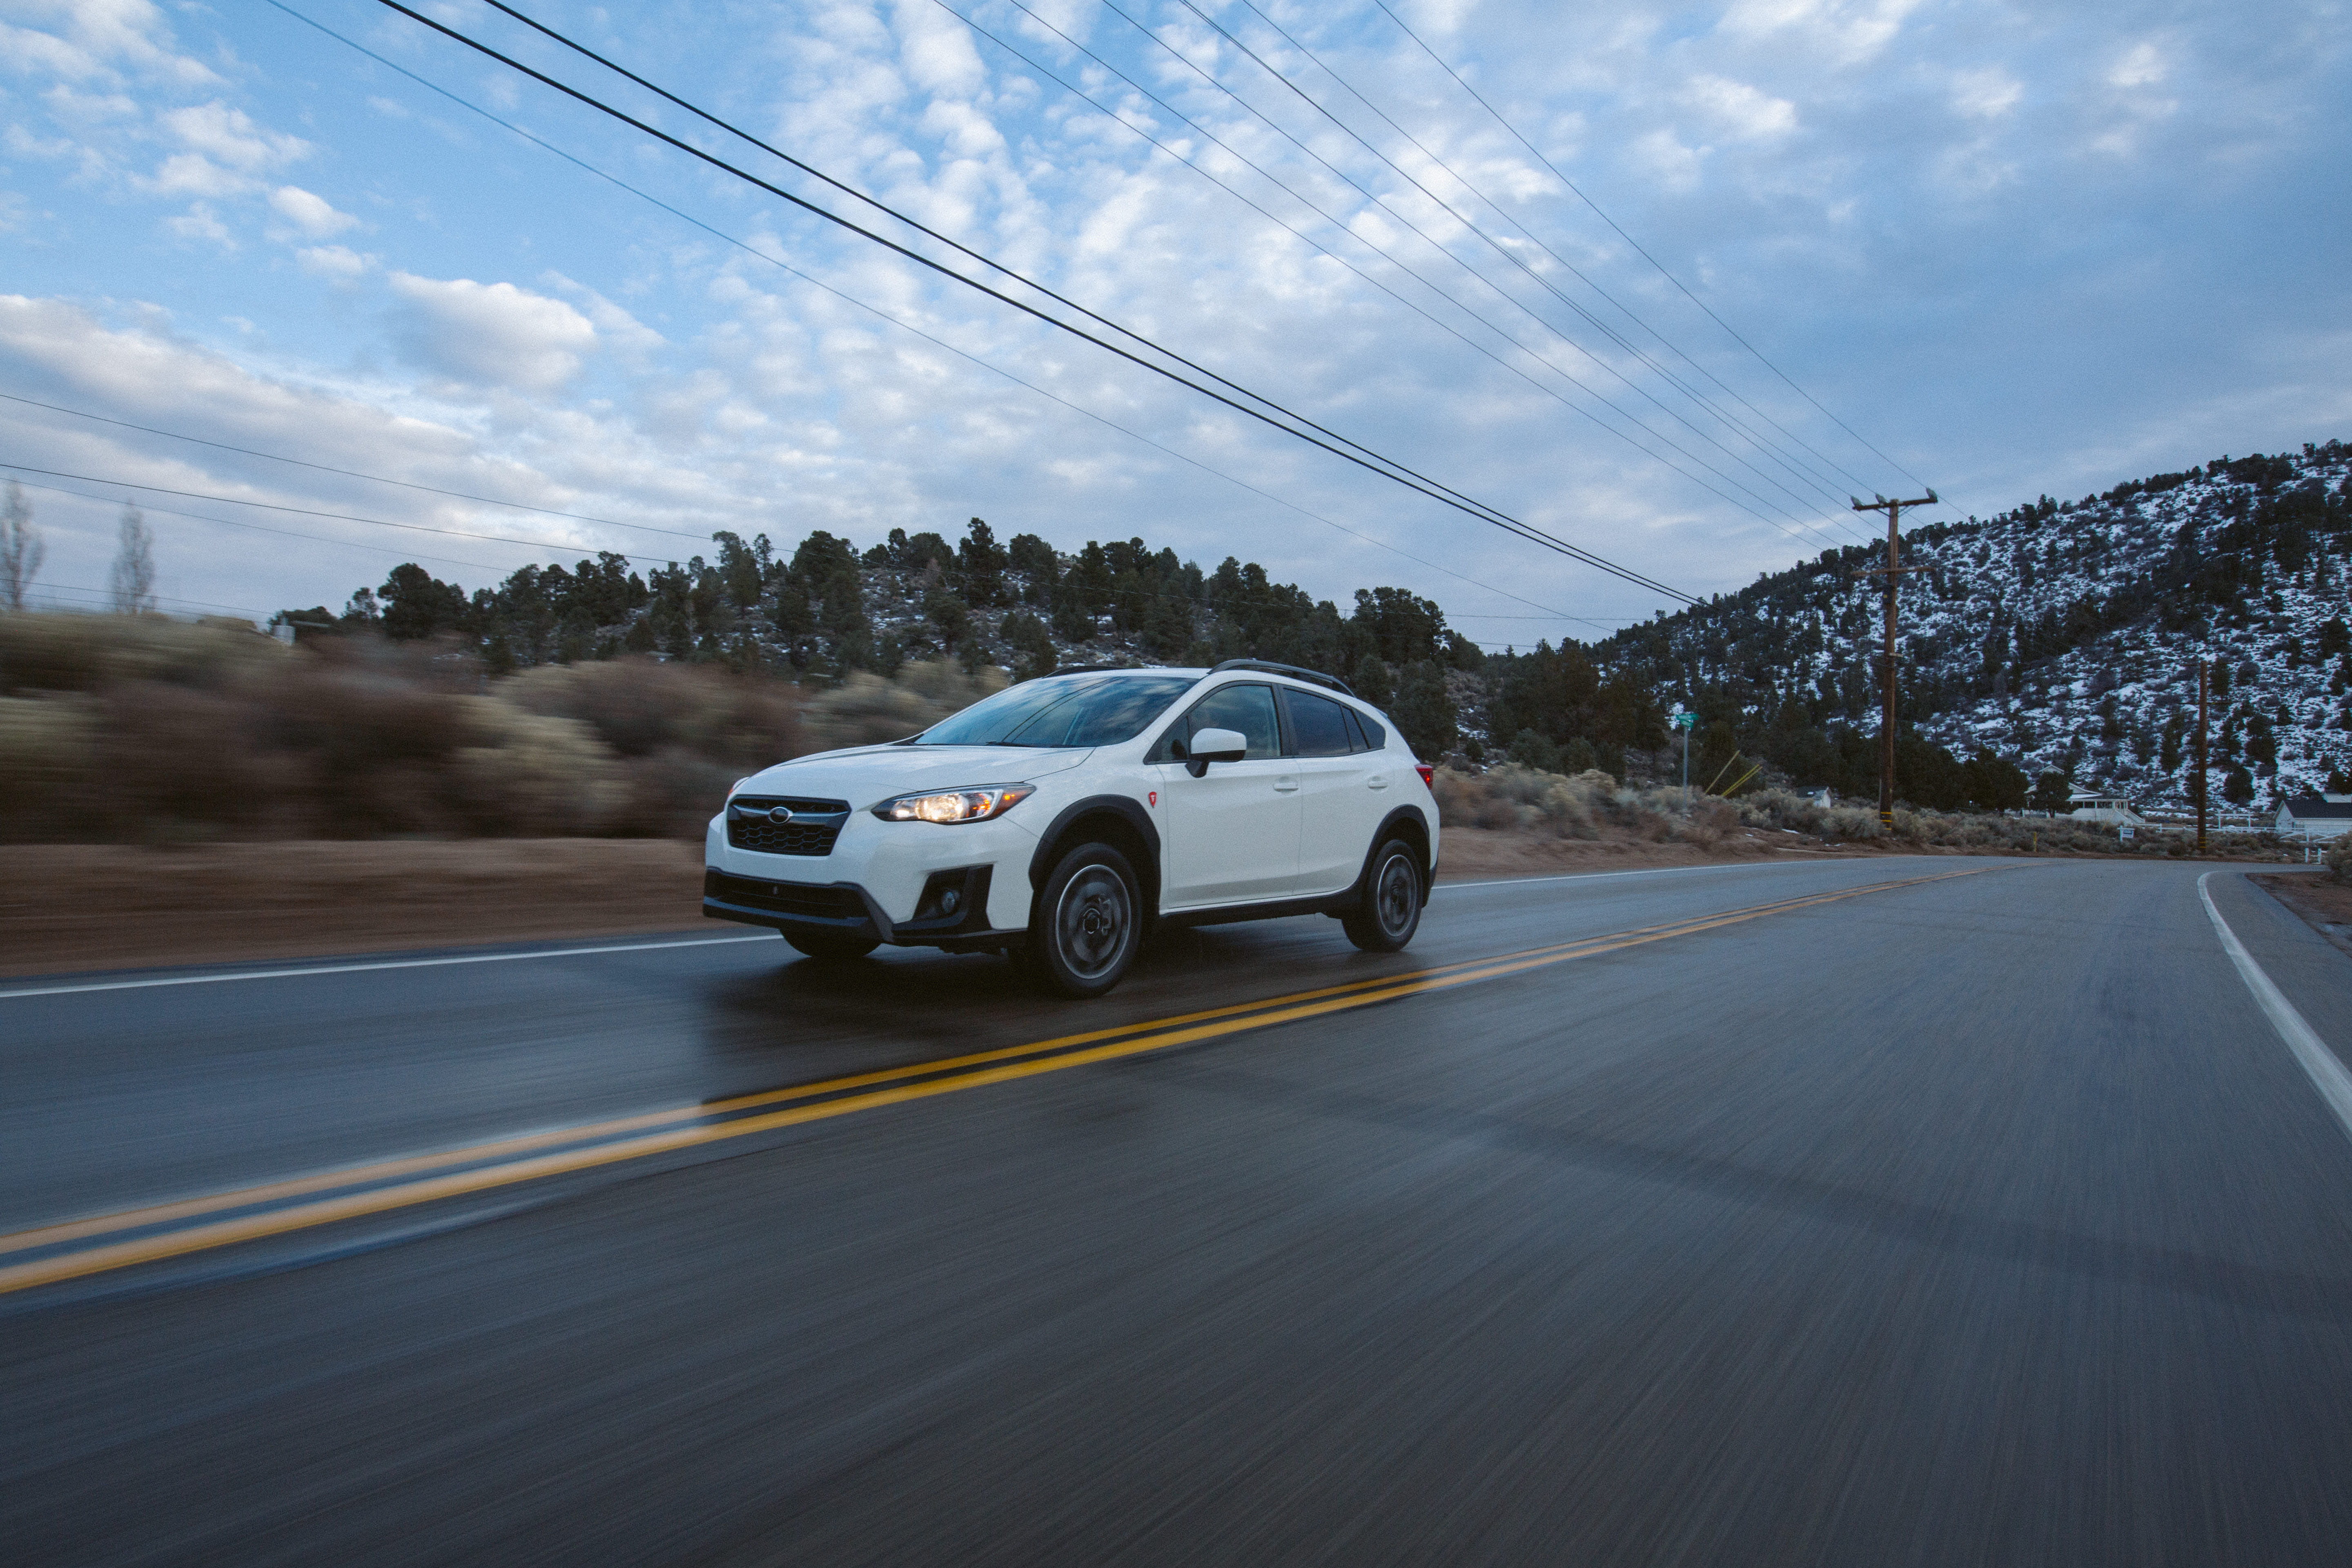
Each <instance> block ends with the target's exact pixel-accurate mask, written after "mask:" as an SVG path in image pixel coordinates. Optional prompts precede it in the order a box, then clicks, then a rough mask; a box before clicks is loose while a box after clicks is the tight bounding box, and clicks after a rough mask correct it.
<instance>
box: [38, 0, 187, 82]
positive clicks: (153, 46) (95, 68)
mask: <svg viewBox="0 0 2352 1568" xmlns="http://www.w3.org/2000/svg"><path fill="white" fill-rule="evenodd" d="M9 9H10V10H11V11H13V12H14V13H15V14H16V18H15V19H16V21H20V22H23V23H25V24H26V26H21V27H19V26H11V25H9V24H7V23H0V61H6V62H7V63H8V64H9V65H11V66H13V67H14V68H16V70H18V71H20V72H24V73H26V74H31V73H33V72H40V73H44V74H47V75H49V76H55V77H61V78H63V79H66V80H68V81H86V80H89V79H92V78H106V77H111V76H113V75H115V74H116V73H117V72H118V71H119V70H124V69H127V70H131V71H134V72H137V73H139V74H141V75H143V76H152V77H158V78H161V79H163V80H166V81H171V82H176V83H179V84H181V85H183V86H198V85H203V84H205V83H209V82H214V81H217V80H218V78H217V77H216V76H215V75H214V73H213V71H212V69H211V68H209V67H208V66H206V65H205V64H204V63H203V62H202V61H200V60H195V59H191V58H188V57H186V56H184V55H180V54H176V53H174V52H173V48H172V40H171V29H170V27H169V26H167V25H166V24H165V22H164V20H163V13H162V12H161V11H160V10H159V9H157V8H156V7H155V6H154V5H150V4H148V0H15V3H14V4H12V5H10V6H9Z"/></svg>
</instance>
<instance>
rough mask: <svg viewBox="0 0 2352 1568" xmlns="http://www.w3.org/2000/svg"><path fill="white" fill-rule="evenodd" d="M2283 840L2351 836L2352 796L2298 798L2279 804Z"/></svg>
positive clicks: (2298, 796)
mask: <svg viewBox="0 0 2352 1568" xmlns="http://www.w3.org/2000/svg"><path fill="white" fill-rule="evenodd" d="M2278 830H2279V834H2280V837H2293V838H2340V837H2343V836H2344V835H2345V834H2346V833H2347V832H2352V795H2294V796H2293V797H2291V798H2289V799H2286V800H2283V801H2281V802H2279V808H2278Z"/></svg>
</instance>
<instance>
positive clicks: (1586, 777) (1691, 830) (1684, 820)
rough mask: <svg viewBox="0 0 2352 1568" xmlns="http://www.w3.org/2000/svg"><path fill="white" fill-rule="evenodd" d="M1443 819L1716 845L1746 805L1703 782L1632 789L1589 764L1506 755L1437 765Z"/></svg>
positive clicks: (1526, 830)
mask: <svg viewBox="0 0 2352 1568" xmlns="http://www.w3.org/2000/svg"><path fill="white" fill-rule="evenodd" d="M1433 789H1434V792H1435V794H1436V795H1437V810H1438V820H1439V821H1440V822H1441V823H1443V824H1445V825H1447V826H1468V827H1486V828H1496V829H1500V830H1503V831H1507V832H1513V831H1515V832H1522V833H1538V832H1540V833H1550V834H1553V835H1555V836H1557V837H1561V838H1598V837H1601V835H1602V833H1603V831H1604V830H1614V831H1615V832H1616V833H1617V834H1619V835H1621V836H1624V837H1637V838H1648V839H1654V840H1658V841H1661V842H1664V841H1668V840H1672V841H1675V842H1679V843H1685V844H1696V845H1698V846H1699V847H1703V848H1713V847H1716V846H1717V845H1719V844H1721V843H1722V842H1723V841H1724V840H1725V839H1726V838H1727V837H1730V836H1731V835H1732V834H1733V833H1735V832H1737V831H1738V828H1739V824H1740V810H1739V807H1738V806H1737V805H1733V804H1732V803H1731V802H1730V801H1727V800H1725V799H1722V798H1721V797H1719V796H1716V795H1707V794H1705V793H1704V792H1702V791H1698V790H1685V789H1674V788H1669V789H1639V790H1637V789H1627V788H1624V787H1622V786H1621V785H1620V784H1618V782H1617V781H1616V780H1615V779H1613V778H1612V777H1610V776H1609V775H1608V774H1607V773H1602V772H1601V771H1600V770H1598V769H1588V770H1586V771H1585V772H1583V773H1577V774H1574V775H1573V776H1569V775H1564V774H1560V773H1545V772H1543V771H1542V770H1541V769H1538V768H1529V767H1523V766H1521V765H1520V764H1518V763H1502V764H1500V765H1499V766H1496V767H1493V768H1489V769H1487V770H1486V772H1485V773H1458V772H1456V771H1454V769H1451V768H1440V769H1438V770H1437V776H1436V782H1435V784H1434V785H1433Z"/></svg>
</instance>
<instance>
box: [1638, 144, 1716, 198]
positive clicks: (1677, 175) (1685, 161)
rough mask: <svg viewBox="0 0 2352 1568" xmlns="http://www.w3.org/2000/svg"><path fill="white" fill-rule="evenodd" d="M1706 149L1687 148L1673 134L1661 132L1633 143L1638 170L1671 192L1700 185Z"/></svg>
mask: <svg viewBox="0 0 2352 1568" xmlns="http://www.w3.org/2000/svg"><path fill="white" fill-rule="evenodd" d="M1705 159H1706V149H1705V148H1697V147H1685V146H1684V145H1683V144H1682V143H1681V142H1679V141H1677V140H1675V133H1674V132H1671V131H1667V130H1664V129H1660V130H1656V131H1653V132H1650V133H1649V134H1647V135H1646V136H1643V137H1641V138H1639V139H1637V140H1636V141H1635V142H1634V143H1633V161H1634V163H1635V166H1636V167H1638V168H1640V169H1642V170H1643V171H1644V172H1645V173H1647V174H1649V175H1650V176H1651V178H1653V179H1654V180H1656V181H1657V182H1658V183H1659V184H1662V185H1664V187H1665V188H1666V189H1668V190H1670V191H1686V190H1689V189H1691V188H1692V187H1693V186H1695V185H1696V184H1698V179H1699V170H1700V166H1701V164H1702V163H1703V162H1704V161H1705Z"/></svg>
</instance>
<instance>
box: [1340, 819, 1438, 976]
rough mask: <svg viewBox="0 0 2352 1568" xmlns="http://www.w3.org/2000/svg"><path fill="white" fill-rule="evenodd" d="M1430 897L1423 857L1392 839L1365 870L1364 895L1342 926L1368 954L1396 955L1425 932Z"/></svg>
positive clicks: (1374, 854)
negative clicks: (1423, 925) (1425, 904)
mask: <svg viewBox="0 0 2352 1568" xmlns="http://www.w3.org/2000/svg"><path fill="white" fill-rule="evenodd" d="M1427 896H1428V889H1427V888H1426V887H1424V886H1423V882H1422V876H1421V857H1420V856H1419V855H1418V854H1416V853H1414V851H1413V847H1412V845H1410V844H1407V843H1406V842H1405V841H1404V840H1403V839H1402V838H1391V839H1390V840H1389V841H1388V842H1387V843H1385V844H1383V845H1381V847H1380V848H1379V849H1377V850H1375V851H1374V852H1373V854H1372V859H1371V864H1370V866H1369V867H1368V868H1366V869H1365V871H1364V890H1363V896H1362V897H1361V899H1360V900H1359V901H1358V903H1357V905H1356V908H1355V909H1354V910H1352V911H1350V912H1349V914H1347V915H1346V916H1344V917H1342V918H1341V920H1340V922H1339V923H1340V926H1341V927H1342V929H1344V930H1345V931H1347V933H1348V940H1349V942H1354V943H1355V944H1356V945H1357V946H1358V947H1360V948H1362V949H1363V950H1364V951H1365V952H1397V951H1399V950H1400V949H1402V947H1403V946H1404V944H1405V943H1407V942H1411V941H1412V933H1413V932H1414V931H1419V930H1420V929H1421V906H1422V904H1423V901H1424V900H1425V899H1426V898H1427Z"/></svg>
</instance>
